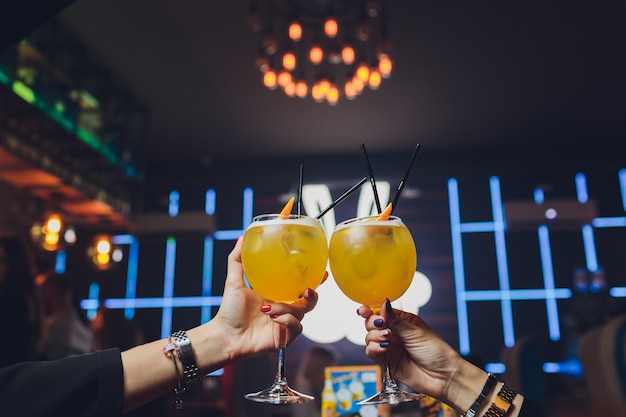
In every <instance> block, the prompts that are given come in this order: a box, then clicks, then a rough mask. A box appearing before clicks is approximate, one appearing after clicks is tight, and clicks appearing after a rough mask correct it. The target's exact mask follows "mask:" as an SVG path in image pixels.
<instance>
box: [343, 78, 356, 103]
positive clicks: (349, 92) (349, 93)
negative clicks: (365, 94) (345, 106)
mask: <svg viewBox="0 0 626 417" xmlns="http://www.w3.org/2000/svg"><path fill="white" fill-rule="evenodd" d="M343 93H344V94H345V95H346V98H347V99H348V100H354V99H355V98H356V93H357V92H356V87H355V86H354V83H353V82H352V81H348V82H347V83H346V85H345V86H344V87H343Z"/></svg>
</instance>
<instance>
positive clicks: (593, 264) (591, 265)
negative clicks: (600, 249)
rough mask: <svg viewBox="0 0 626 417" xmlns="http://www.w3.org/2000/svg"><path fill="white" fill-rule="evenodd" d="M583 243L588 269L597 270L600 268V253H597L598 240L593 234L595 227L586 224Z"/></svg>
mask: <svg viewBox="0 0 626 417" xmlns="http://www.w3.org/2000/svg"><path fill="white" fill-rule="evenodd" d="M583 244H584V248H585V259H586V262H587V270H589V271H590V272H596V271H597V270H598V255H597V254H596V241H595V238H594V235H593V227H591V226H590V225H588V224H586V225H584V226H583Z"/></svg>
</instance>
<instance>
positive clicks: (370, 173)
mask: <svg viewBox="0 0 626 417" xmlns="http://www.w3.org/2000/svg"><path fill="white" fill-rule="evenodd" d="M361 151H363V158H364V159H365V168H367V176H368V178H369V180H370V184H372V191H373V192H374V202H375V203H376V209H377V210H378V214H380V213H381V212H382V211H383V209H382V207H380V200H379V199H378V190H377V189H376V180H375V179H374V172H373V171H372V164H371V163H370V159H369V158H368V156H367V151H366V150H365V144H364V143H362V144H361Z"/></svg>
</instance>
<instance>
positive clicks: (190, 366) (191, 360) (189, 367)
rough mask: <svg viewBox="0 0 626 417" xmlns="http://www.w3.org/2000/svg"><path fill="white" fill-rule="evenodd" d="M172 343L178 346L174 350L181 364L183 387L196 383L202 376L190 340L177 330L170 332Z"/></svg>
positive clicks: (184, 333)
mask: <svg viewBox="0 0 626 417" xmlns="http://www.w3.org/2000/svg"><path fill="white" fill-rule="evenodd" d="M172 338H173V339H174V343H175V344H176V346H177V347H178V349H176V352H177V353H178V359H179V360H180V363H181V364H182V365H183V375H185V388H187V386H189V385H197V384H199V383H200V382H202V376H201V375H200V370H199V369H198V365H196V356H195V355H194V352H193V348H192V347H191V340H189V337H187V333H186V332H184V331H182V330H179V331H177V332H174V333H172Z"/></svg>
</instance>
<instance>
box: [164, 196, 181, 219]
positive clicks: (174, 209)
mask: <svg viewBox="0 0 626 417" xmlns="http://www.w3.org/2000/svg"><path fill="white" fill-rule="evenodd" d="M179 203H180V194H179V193H178V191H171V192H170V204H169V206H168V207H167V212H168V214H169V215H170V217H176V216H178V213H179V212H180V205H179Z"/></svg>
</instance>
